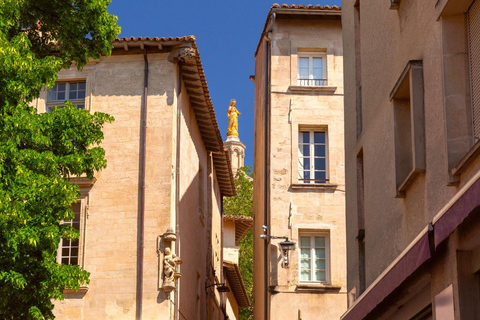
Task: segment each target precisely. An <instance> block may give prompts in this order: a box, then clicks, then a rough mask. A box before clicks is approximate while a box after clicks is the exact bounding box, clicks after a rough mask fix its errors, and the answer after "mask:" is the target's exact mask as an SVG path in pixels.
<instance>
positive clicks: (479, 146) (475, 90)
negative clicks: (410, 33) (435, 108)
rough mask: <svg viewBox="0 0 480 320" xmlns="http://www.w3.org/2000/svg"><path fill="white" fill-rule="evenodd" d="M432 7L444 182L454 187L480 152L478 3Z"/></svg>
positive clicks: (452, 0) (451, 0)
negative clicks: (438, 42)
mask: <svg viewBox="0 0 480 320" xmlns="http://www.w3.org/2000/svg"><path fill="white" fill-rule="evenodd" d="M435 7H436V12H437V19H436V20H437V21H439V22H440V23H441V31H442V34H441V35H442V46H441V48H442V67H443V94H444V95H443V103H444V108H445V109H444V110H445V114H444V117H445V127H444V128H442V129H445V133H446V151H447V161H448V183H449V184H450V185H455V184H457V183H458V182H460V177H461V174H462V172H464V171H465V169H467V168H469V167H470V163H471V160H472V159H474V158H476V157H477V154H478V152H479V150H480V142H479V139H478V138H479V135H480V90H479V89H480V81H479V80H480V64H479V60H478V59H479V57H480V37H479V32H478V30H479V29H478V28H479V27H480V3H479V1H478V0H475V1H472V0H469V1H456V0H441V1H438V2H437V4H436V6H435ZM452 35H455V36H454V37H452Z"/></svg>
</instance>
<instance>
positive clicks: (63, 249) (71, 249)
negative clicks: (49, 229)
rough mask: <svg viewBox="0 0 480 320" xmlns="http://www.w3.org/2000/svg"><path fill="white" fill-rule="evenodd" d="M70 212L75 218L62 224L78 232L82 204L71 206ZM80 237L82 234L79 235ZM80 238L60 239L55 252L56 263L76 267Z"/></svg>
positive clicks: (78, 259) (78, 258) (78, 257)
mask: <svg viewBox="0 0 480 320" xmlns="http://www.w3.org/2000/svg"><path fill="white" fill-rule="evenodd" d="M72 210H73V213H74V214H75V217H74V218H73V219H72V220H67V221H63V222H62V224H66V225H70V226H71V227H73V228H74V229H76V230H78V231H80V221H81V215H82V204H81V202H77V203H74V204H72ZM80 237H82V234H80ZM80 237H79V238H77V239H75V240H68V239H63V238H62V239H60V244H59V246H58V252H57V262H58V263H62V264H69V265H76V264H79V261H80V254H81V252H80Z"/></svg>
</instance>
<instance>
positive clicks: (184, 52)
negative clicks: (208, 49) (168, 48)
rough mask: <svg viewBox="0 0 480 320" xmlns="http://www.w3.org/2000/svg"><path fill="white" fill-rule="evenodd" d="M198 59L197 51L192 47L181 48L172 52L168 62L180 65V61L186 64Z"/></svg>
mask: <svg viewBox="0 0 480 320" xmlns="http://www.w3.org/2000/svg"><path fill="white" fill-rule="evenodd" d="M196 57H197V50H195V48H192V47H180V48H177V49H175V50H173V51H172V52H170V54H169V56H168V61H170V62H173V63H178V62H179V61H183V62H185V61H186V60H193V59H195V58H196Z"/></svg>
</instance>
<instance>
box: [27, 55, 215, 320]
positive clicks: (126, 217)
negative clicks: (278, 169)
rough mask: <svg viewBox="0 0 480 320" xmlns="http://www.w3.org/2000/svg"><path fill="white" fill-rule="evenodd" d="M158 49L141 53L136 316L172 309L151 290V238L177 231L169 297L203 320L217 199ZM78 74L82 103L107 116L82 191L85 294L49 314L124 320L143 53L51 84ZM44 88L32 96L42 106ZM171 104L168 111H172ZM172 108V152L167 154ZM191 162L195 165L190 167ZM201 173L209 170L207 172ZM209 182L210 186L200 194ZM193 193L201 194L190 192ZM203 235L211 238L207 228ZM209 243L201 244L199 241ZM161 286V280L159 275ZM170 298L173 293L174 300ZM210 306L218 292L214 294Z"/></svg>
mask: <svg viewBox="0 0 480 320" xmlns="http://www.w3.org/2000/svg"><path fill="white" fill-rule="evenodd" d="M167 57H168V53H167V54H150V55H149V56H148V58H149V88H148V89H149V90H148V114H147V139H146V143H147V148H146V150H147V151H146V211H145V242H144V247H145V250H144V279H143V281H144V284H143V309H142V313H143V318H144V319H169V318H170V315H172V314H173V311H174V306H173V305H172V304H171V303H170V302H169V300H168V297H167V296H166V295H165V293H164V291H163V290H161V289H160V290H159V288H158V286H159V258H158V255H157V238H158V236H160V235H162V234H163V233H164V232H165V231H166V230H167V228H168V227H170V226H171V227H173V228H174V230H176V231H177V237H178V239H177V242H176V253H177V254H178V255H179V256H180V257H181V258H182V259H183V264H182V265H181V267H180V268H179V271H180V272H181V273H182V278H181V279H180V280H178V282H177V287H178V290H177V291H176V292H172V294H171V299H174V298H175V299H179V303H178V306H179V308H180V311H181V313H182V314H184V315H185V316H186V317H187V318H188V319H205V318H206V314H207V297H206V294H205V281H206V277H207V276H208V277H209V276H210V275H207V259H206V256H207V252H208V249H207V248H208V247H209V246H211V245H213V251H211V250H210V252H211V254H212V255H213V256H214V257H215V258H216V260H212V261H215V265H214V267H215V270H216V271H217V277H218V278H219V279H220V278H221V276H222V273H221V272H222V267H221V254H222V250H221V238H222V233H221V226H222V225H221V214H220V205H221V196H220V191H219V186H218V183H217V178H216V173H215V171H214V168H213V169H212V166H213V164H212V162H211V161H212V160H211V155H209V154H208V153H207V151H206V149H205V146H204V144H203V140H202V138H201V135H200V131H199V128H198V126H197V123H196V119H195V115H194V112H193V110H192V108H191V107H190V103H189V97H188V95H187V90H186V88H185V87H183V88H182V90H181V92H182V93H181V94H180V95H179V96H178V97H177V92H178V91H179V90H178V89H177V88H176V84H177V82H178V81H177V67H176V65H175V64H173V63H171V62H169V61H168V60H167ZM69 79H70V80H86V83H87V97H86V108H87V109H88V110H90V111H91V112H97V111H99V112H105V113H108V114H110V115H112V116H114V117H115V122H114V123H112V124H107V125H106V126H105V129H104V133H105V140H104V142H103V144H102V147H103V148H104V149H105V152H106V158H107V161H108V166H107V168H106V169H105V170H103V171H102V172H100V173H97V174H96V178H97V181H96V183H95V185H94V186H93V188H92V189H91V190H90V192H89V194H88V215H87V219H86V229H85V230H86V232H85V233H84V235H83V236H84V238H85V254H84V267H85V269H86V270H88V271H89V272H90V273H91V276H90V279H91V282H90V285H89V287H88V291H87V292H86V293H84V292H83V293H72V294H67V295H66V299H65V300H63V301H58V302H56V308H55V314H56V316H57V319H134V318H135V312H136V295H137V288H136V286H137V276H136V274H137V250H138V239H137V233H138V192H139V190H138V184H139V141H140V110H141V103H142V99H143V98H142V95H143V88H144V83H143V80H144V59H143V55H134V54H133V55H114V56H111V57H109V58H104V57H102V58H101V59H100V60H98V61H93V62H91V63H90V64H89V65H88V66H86V67H85V68H84V72H83V73H81V72H78V71H76V69H71V70H65V71H62V72H61V73H60V75H59V80H69ZM45 97H46V93H42V96H41V98H40V99H38V100H37V101H35V102H34V104H35V105H36V106H37V108H38V110H39V111H40V112H43V111H45ZM177 108H178V109H177ZM177 110H179V111H180V145H181V147H180V152H179V154H178V155H177V154H176V144H177V143H176V142H177V137H176V133H177V117H176V114H177ZM177 156H178V157H179V161H180V172H179V177H180V179H179V186H180V199H179V214H178V220H177V221H176V216H175V203H176V199H175V165H176V159H177V158H176V157H177ZM200 168H201V170H200ZM209 170H210V174H209ZM208 188H211V189H212V190H211V191H208ZM200 190H201V191H200ZM210 232H212V236H209V233H210ZM210 240H211V241H212V243H209V241H210ZM160 283H161V281H160ZM175 295H176V297H175ZM217 300H218V301H217V304H219V303H220V297H219V296H218V294H217Z"/></svg>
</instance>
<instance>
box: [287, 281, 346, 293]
mask: <svg viewBox="0 0 480 320" xmlns="http://www.w3.org/2000/svg"><path fill="white" fill-rule="evenodd" d="M341 289H342V287H341V286H334V285H331V284H322V283H299V284H298V285H297V288H296V289H295V291H297V292H314V293H319V292H332V291H340V290H341Z"/></svg>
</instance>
